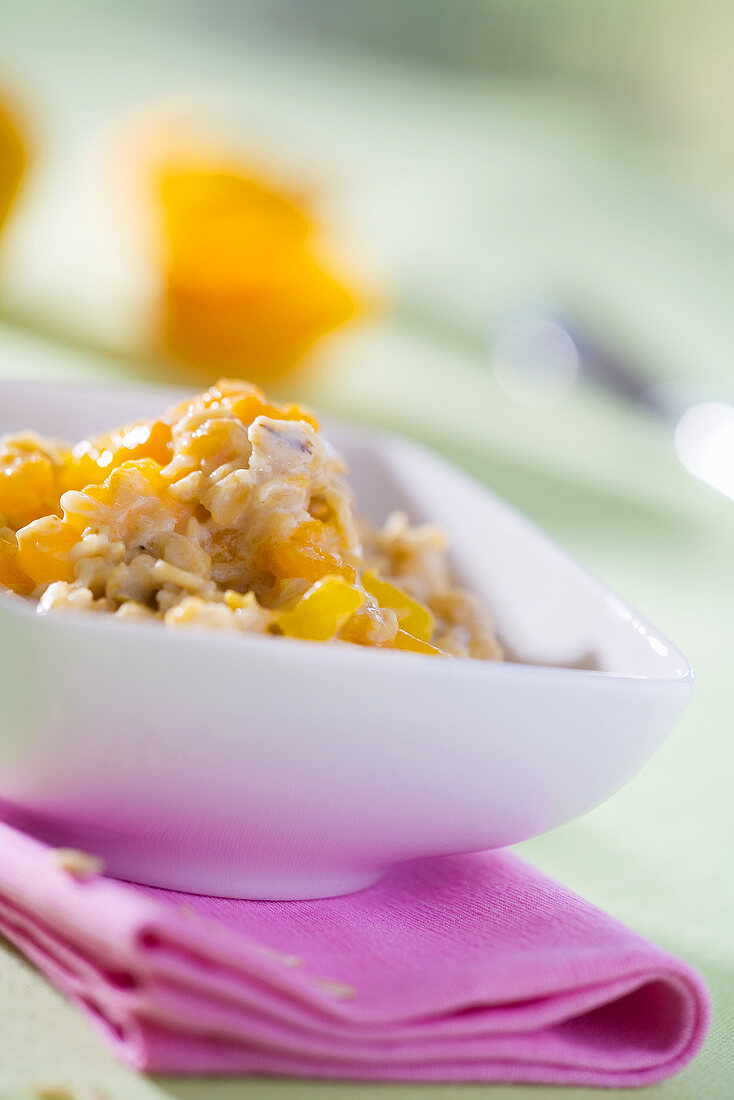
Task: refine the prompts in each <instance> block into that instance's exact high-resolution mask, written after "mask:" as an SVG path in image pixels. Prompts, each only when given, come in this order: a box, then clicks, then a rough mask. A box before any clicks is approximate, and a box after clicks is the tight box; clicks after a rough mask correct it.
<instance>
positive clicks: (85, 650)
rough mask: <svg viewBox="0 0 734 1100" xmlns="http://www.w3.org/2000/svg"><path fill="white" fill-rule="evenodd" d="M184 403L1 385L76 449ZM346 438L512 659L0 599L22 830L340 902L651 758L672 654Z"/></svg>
mask: <svg viewBox="0 0 734 1100" xmlns="http://www.w3.org/2000/svg"><path fill="white" fill-rule="evenodd" d="M179 398H180V392H179V391H172V390H170V389H168V390H160V389H156V390H153V389H147V388H142V387H141V388H126V389H125V390H118V389H107V388H94V387H88V386H73V387H72V386H53V385H48V384H29V383H14V382H0V433H2V432H4V431H9V430H18V429H21V428H33V429H35V430H37V431H40V432H42V433H45V434H50V435H54V436H57V437H61V438H64V437H66V438H73V439H77V438H81V437H83V436H84V435H86V434H88V433H89V432H99V431H102V430H104V429H106V428H109V427H110V426H111V425H113V424H118V423H122V422H124V421H128V420H134V419H138V418H139V417H141V416H145V415H153V414H155V413H158V412H159V411H160V410H161V409H162V408H163V407H165V406H166V405H168V404H170V403H171V402H172V401H175V400H178V399H179ZM325 434H326V435H327V437H328V438H329V439H330V440H331V441H332V442H333V443H334V444H335V446H336V447H337V449H339V450H340V451H341V452H342V453H343V454H344V455H345V457H346V458H347V460H348V462H349V465H350V470H351V480H352V483H353V485H354V487H355V489H356V497H357V504H358V507H359V508H360V509H361V510H362V511H363V512H364V513H366V514H367V515H369V516H371V518H373V519H374V520H377V521H379V520H381V519H383V518H384V517H385V516H386V515H387V513H389V512H390V511H391V510H392V509H394V508H396V507H400V508H403V509H405V510H406V511H407V512H408V514H409V516H410V518H411V520H413V521H416V520H422V519H431V520H434V521H436V522H438V523H440V524H441V525H442V526H443V527H445V528H446V529H447V531H448V532H449V534H450V537H451V541H452V546H453V559H454V562H455V565H456V568H457V570H458V571H459V573H460V574H461V576H462V578H463V580H464V581H465V582H466V583H468V584H469V585H470V586H471V587H473V588H475V589H476V590H477V591H478V592H479V593H480V594H481V595H482V596H483V597H484V598H485V599H486V601H487V603H488V605H489V606H490V608H491V609H492V611H493V613H494V614H495V616H496V619H497V623H498V626H499V631H500V635H501V637H502V639H503V641H504V642H505V644H506V645H507V646H508V649H509V650H510V651H511V653H512V654H513V656H514V658H515V660H513V661H512V662H484V661H469V660H450V659H440V658H434V657H427V656H422V655H418V654H411V653H405V652H396V651H386V650H375V649H369V648H364V647H358V646H352V645H348V644H335V645H324V644H322V643H316V642H302V641H297V640H293V639H287V638H275V637H270V636H257V635H252V636H248V635H229V634H217V633H215V632H212V633H206V632H198V631H191V632H176V633H173V632H168V631H166V630H165V629H164V628H163V627H162V626H160V624H157V623H152V624H148V623H141V624H137V623H121V622H119V621H117V620H114V619H112V618H111V617H109V618H108V617H106V616H104V615H92V614H87V615H84V614H77V615H75V614H65V615H57V616H54V615H49V616H43V617H41V616H38V615H36V613H35V610H34V607H33V606H32V604H29V602H28V601H24V600H21V599H19V598H18V597H13V596H11V595H3V594H0V712H1V713H2V716H3V720H2V726H1V728H0V817H1V818H3V819H4V820H6V821H9V822H10V823H13V824H16V825H18V826H19V827H21V828H24V829H25V830H27V831H28V832H31V833H34V834H35V835H37V836H40V837H41V838H43V839H45V840H47V841H49V842H51V843H54V844H62V845H65V846H69V845H70V846H74V847H80V848H83V849H85V850H87V851H92V852H95V853H97V854H99V855H101V856H103V857H104V859H105V861H106V863H107V868H108V871H109V873H111V874H112V875H116V876H118V877H120V878H125V879H131V880H134V881H138V882H144V883H148V884H150V885H155V886H163V887H169V888H174V889H178V890H186V891H189V892H193V893H207V894H218V895H221V896H229V897H256V898H306V897H322V896H328V895H334V894H340V893H349V892H351V891H353V890H357V889H360V888H361V887H364V886H366V885H368V884H369V883H370V882H373V881H375V880H376V879H377V878H379V877H380V875H382V874H383V873H384V871H385V870H386V869H387V868H388V867H390V866H391V865H393V864H395V863H397V862H402V861H404V860H410V859H416V858H420V857H425V856H435V855H441V854H448V853H452V852H463V851H473V850H479V849H484V848H493V847H501V846H504V845H507V844H512V843H514V842H516V841H520V840H525V839H527V838H529V837H531V836H534V835H536V834H538V833H541V832H544V831H546V830H548V829H551V828H553V827H555V826H557V825H560V824H562V823H564V822H566V821H569V820H571V819H572V818H574V817H577V816H579V815H580V814H582V813H584V812H586V811H587V810H590V809H591V808H593V807H594V806H596V805H598V804H599V803H600V802H602V801H604V800H605V799H606V798H608V797H609V796H610V795H611V794H613V793H614V791H616V790H618V789H619V788H620V787H621V786H622V785H623V784H624V783H625V782H626V781H627V780H628V779H630V778H631V777H632V776H633V775H634V774H635V772H637V771H638V770H639V768H640V767H641V766H642V765H643V764H644V763H645V762H646V761H647V760H648V759H649V758H650V756H652V754H653V753H654V752H655V750H656V749H657V748H658V747H659V746H660V744H661V743H662V742H663V740H664V739H665V737H666V736H667V735H668V733H669V732H670V731H671V729H672V728H673V726H674V725H675V722H676V721H677V719H678V717H679V716H680V714H681V712H682V711H683V708H684V707H685V705H686V702H687V700H688V697H689V694H690V691H691V688H692V684H693V673H692V671H691V668H690V666H689V664H688V662H687V661H686V659H685V658H684V657H683V655H682V654H681V653H680V652H679V651H678V650H677V649H676V648H675V647H674V646H673V645H672V644H671V643H670V642H669V641H668V640H667V639H666V638H664V637H663V636H662V635H661V634H660V633H659V632H658V631H657V630H655V629H654V628H653V627H652V626H651V625H650V624H649V623H647V622H645V620H644V619H642V618H641V617H640V616H639V615H638V614H636V613H635V612H633V611H632V610H631V609H630V608H629V607H627V606H626V604H624V603H623V601H621V600H620V599H619V598H618V597H616V596H615V595H614V594H613V593H612V592H611V591H610V590H609V589H608V588H606V587H605V586H604V585H603V584H602V583H601V582H599V581H598V580H596V579H595V578H594V577H592V576H590V575H589V574H588V573H587V572H586V571H585V570H584V569H583V568H582V567H581V566H580V565H578V564H577V563H576V562H575V561H574V560H573V559H572V558H571V557H569V556H568V555H567V554H566V553H565V552H564V551H563V550H561V549H560V548H559V547H558V546H557V545H556V544H555V543H553V542H552V541H551V540H550V539H548V538H547V537H546V536H545V535H543V534H542V533H541V532H540V531H538V530H537V529H536V528H535V527H534V526H533V525H532V524H530V523H529V522H528V521H527V520H525V519H524V518H523V517H522V516H520V515H518V514H517V513H516V512H515V511H514V510H513V509H512V508H510V507H509V506H508V505H507V504H505V503H504V502H503V501H502V500H500V499H499V498H498V497H496V496H494V495H493V494H492V493H490V492H489V491H487V490H486V489H485V488H484V487H482V486H480V485H479V484H478V483H476V482H474V481H473V480H471V479H470V478H468V477H467V476H465V475H464V474H463V473H461V472H460V471H459V470H457V469H455V468H453V467H452V466H450V465H449V464H447V463H445V462H443V461H441V460H440V459H438V458H437V457H436V456H434V455H432V454H431V453H430V452H428V451H426V450H425V449H423V448H420V447H418V446H416V445H414V444H412V443H409V442H407V441H406V440H403V439H400V438H397V437H395V436H390V435H385V434H382V433H379V432H372V431H366V430H365V429H362V428H354V427H350V426H348V425H345V424H327V425H326V428H325ZM579 665H581V666H584V667H574V666H579ZM590 665H593V668H591V667H589V666H590Z"/></svg>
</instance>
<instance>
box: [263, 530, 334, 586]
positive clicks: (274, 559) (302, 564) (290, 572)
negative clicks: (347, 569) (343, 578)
mask: <svg viewBox="0 0 734 1100" xmlns="http://www.w3.org/2000/svg"><path fill="white" fill-rule="evenodd" d="M323 531H324V525H323V523H321V521H320V520H317V519H314V520H310V521H308V522H306V523H302V524H300V526H299V527H297V528H296V530H295V531H294V532H293V534H292V535H291V537H290V538H288V539H282V540H280V541H278V542H275V543H273V544H272V545H271V546H269V547H268V548H267V549H266V552H265V559H266V561H265V566H266V568H267V569H269V570H270V572H271V573H273V574H274V576H275V577H276V578H277V579H278V580H283V579H285V578H287V577H294V578H298V579H300V580H304V581H318V580H321V578H322V577H326V576H328V575H329V574H330V573H341V572H342V571H343V570H344V567H343V566H342V563H341V562H340V561H338V560H337V558H336V557H334V555H333V554H332V553H331V552H330V551H329V550H327V549H326V547H325V546H324V545H323ZM352 573H353V571H352ZM349 579H350V580H352V579H354V578H353V576H350V577H349Z"/></svg>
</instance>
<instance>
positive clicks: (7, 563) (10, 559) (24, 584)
mask: <svg viewBox="0 0 734 1100" xmlns="http://www.w3.org/2000/svg"><path fill="white" fill-rule="evenodd" d="M3 585H4V586H5V588H10V589H11V590H12V591H13V592H17V593H18V594H19V595H21V596H27V595H28V593H29V592H32V591H33V582H32V581H31V579H30V577H27V576H26V574H25V573H24V572H23V570H22V569H21V568H20V566H19V565H18V544H17V542H15V541H13V542H8V541H6V540H5V539H4V538H3V537H2V536H1V535H0V586H3Z"/></svg>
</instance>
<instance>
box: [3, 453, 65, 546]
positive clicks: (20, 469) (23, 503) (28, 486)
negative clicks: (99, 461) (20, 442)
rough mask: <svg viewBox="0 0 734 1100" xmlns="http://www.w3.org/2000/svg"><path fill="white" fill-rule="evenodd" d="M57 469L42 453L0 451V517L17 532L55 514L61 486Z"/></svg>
mask: <svg viewBox="0 0 734 1100" xmlns="http://www.w3.org/2000/svg"><path fill="white" fill-rule="evenodd" d="M59 472H60V471H59V467H57V466H56V465H55V463H54V462H52V461H51V459H50V458H49V457H48V455H46V454H44V453H43V452H42V451H38V452H33V451H27V452H25V451H21V450H19V449H16V448H14V447H13V446H12V445H11V446H9V447H5V448H0V515H3V516H5V521H6V523H7V524H8V526H10V527H12V528H13V529H14V530H17V529H18V528H19V527H25V525H26V524H27V523H31V522H32V520H34V519H40V517H41V516H45V515H48V513H49V512H55V511H56V509H57V508H58V506H59V496H60V495H61V491H62V490H61V486H60V484H59V476H58V475H59Z"/></svg>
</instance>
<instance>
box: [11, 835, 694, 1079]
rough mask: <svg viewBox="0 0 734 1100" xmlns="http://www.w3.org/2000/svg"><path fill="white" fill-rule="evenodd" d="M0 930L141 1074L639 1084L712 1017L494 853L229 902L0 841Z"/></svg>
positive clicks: (643, 943) (681, 981) (673, 970)
mask: <svg viewBox="0 0 734 1100" xmlns="http://www.w3.org/2000/svg"><path fill="white" fill-rule="evenodd" d="M0 930H2V932H4V933H5V935H6V936H7V937H8V939H10V940H11V941H12V942H13V943H14V944H16V945H17V947H19V948H20V950H21V951H23V952H24V953H25V954H26V955H27V956H28V958H29V959H31V960H32V961H33V962H34V963H35V964H36V965H37V966H38V967H39V968H40V969H41V970H42V971H43V972H44V973H45V974H46V975H47V976H48V978H50V980H51V981H52V982H54V983H55V984H56V985H57V986H58V987H59V988H60V989H61V990H63V992H64V993H66V994H67V995H68V996H69V997H70V998H71V999H72V1000H73V1001H75V1002H76V1003H77V1004H78V1005H79V1006H80V1007H81V1009H82V1010H83V1011H84V1012H85V1013H86V1015H87V1016H88V1017H89V1018H90V1019H91V1020H92V1022H93V1023H94V1024H95V1025H96V1026H97V1027H98V1028H100V1030H101V1031H102V1033H103V1034H104V1035H105V1036H106V1037H107V1039H108V1040H109V1041H110V1043H111V1044H112V1045H113V1047H114V1048H115V1050H116V1051H117V1052H118V1054H119V1055H120V1056H121V1057H123V1058H124V1059H126V1060H127V1061H128V1062H131V1063H132V1064H133V1065H135V1066H137V1067H139V1068H141V1069H146V1070H155V1071H158V1072H176V1073H227V1074H232V1073H265V1074H290V1075H299V1076H308V1077H341V1078H355V1079H364V1080H368V1079H369V1080H396V1081H398V1080H411V1081H528V1082H553V1083H556V1084H588V1085H612V1086H618V1087H621V1086H631V1085H645V1084H649V1083H651V1082H654V1081H659V1080H661V1079H662V1078H664V1077H668V1076H669V1075H671V1074H673V1073H675V1072H676V1071H677V1070H679V1069H681V1068H682V1066H684V1065H685V1064H686V1063H687V1062H688V1061H690V1059H691V1058H693V1056H694V1055H695V1054H696V1052H697V1051H698V1049H699V1048H700V1046H701V1044H702V1042H703V1039H704V1036H705V1033H706V1029H707V1026H708V1020H709V1000H708V995H707V993H706V989H705V986H704V984H703V982H702V980H701V978H700V977H699V976H698V974H697V973H696V972H695V971H694V970H692V969H691V968H690V967H689V966H687V965H686V964H685V963H682V962H680V961H678V960H677V959H675V958H673V957H671V956H670V955H668V954H666V953H665V952H664V951H662V950H661V949H660V948H658V947H655V946H654V945H653V944H651V943H649V942H648V941H647V940H645V939H643V938H642V937H641V936H639V935H637V934H636V933H634V932H632V931H630V930H629V929H628V928H625V927H624V926H623V925H621V924H619V923H617V922H616V921H615V920H613V919H612V918H611V917H609V916H607V915H606V914H604V913H602V912H600V911H599V910H598V909H595V908H594V907H593V906H591V905H589V904H587V902H585V901H583V900H582V899H581V898H579V897H577V896H576V895H574V894H572V893H570V892H569V891H568V890H565V889H564V888H563V887H561V886H559V885H558V884H556V883H554V882H552V881H551V880H549V879H547V878H545V877H544V876H543V875H541V874H540V873H539V872H538V871H536V870H534V869H533V868H532V867H529V866H527V865H526V864H525V863H523V862H521V861H520V860H519V859H517V858H516V857H515V856H512V855H510V854H508V853H506V852H493V853H484V854H480V855H469V856H458V857H447V858H443V859H436V860H430V861H424V862H422V863H414V864H406V865H404V866H402V867H400V868H397V869H395V870H393V871H392V872H391V873H389V874H388V875H387V877H386V878H384V879H383V880H382V881H381V882H379V883H378V884H377V885H376V886H373V887H371V888H370V889H368V890H365V891H363V892H362V893H359V894H353V895H351V896H350V897H344V898H330V899H327V900H325V901H300V902H256V901H228V900H223V899H221V898H208V897H195V896H192V895H185V894H177V893H173V892H171V891H167V890H154V889H150V888H146V887H141V886H132V885H128V884H125V883H120V882H115V881H113V880H111V879H106V878H102V877H96V878H91V879H89V880H87V881H79V879H78V878H75V877H74V875H73V874H71V873H70V872H69V871H68V870H63V869H62V868H60V867H59V865H58V859H56V858H55V854H54V852H53V851H52V850H51V849H49V848H48V847H46V846H45V845H43V844H40V843H38V842H37V841H35V840H32V839H30V838H29V837H27V836H25V835H23V834H22V833H19V832H17V831H16V830H14V829H11V828H10V827H8V826H6V825H0Z"/></svg>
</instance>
